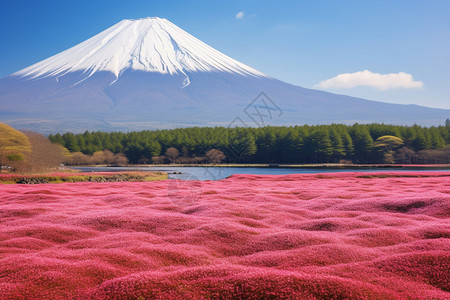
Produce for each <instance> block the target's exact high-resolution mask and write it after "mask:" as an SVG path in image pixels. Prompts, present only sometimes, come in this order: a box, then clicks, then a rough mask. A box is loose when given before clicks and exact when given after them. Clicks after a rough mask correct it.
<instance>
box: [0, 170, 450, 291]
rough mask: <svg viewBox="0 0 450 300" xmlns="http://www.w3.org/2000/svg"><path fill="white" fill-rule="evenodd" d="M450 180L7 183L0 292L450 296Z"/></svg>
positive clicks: (420, 175) (349, 176) (435, 176)
mask: <svg viewBox="0 0 450 300" xmlns="http://www.w3.org/2000/svg"><path fill="white" fill-rule="evenodd" d="M449 186H450V173H449V172H428V173H424V172H408V173H401V174H400V173H382V174H380V173H371V176H361V174H360V173H339V174H337V173H336V174H303V175H286V176H254V175H236V176H232V177H230V178H228V179H226V180H221V181H203V182H200V181H195V182H191V183H189V184H186V185H183V184H181V185H177V186H176V189H177V190H176V192H175V193H174V191H173V190H171V189H173V188H174V185H173V183H171V182H170V181H168V180H166V181H157V182H103V183H100V182H99V183H97V182H92V183H61V184H37V185H0V200H1V201H0V205H1V208H0V226H1V231H0V253H1V256H0V299H154V298H156V299H167V298H170V299H199V298H207V299H209V298H213V299H228V298H238V299H262V298H263V299H268V298H281V299H283V298H286V299H292V298H294V299H295V298H296V299H299V298H300V299H405V298H413V299H449V298H450V284H449V276H448V274H449V273H450V254H449V253H450V242H449V238H450V221H449V216H450V188H449ZM184 189H185V190H184ZM184 194H189V195H190V197H189V198H188V201H184V200H183V197H180V195H184Z"/></svg>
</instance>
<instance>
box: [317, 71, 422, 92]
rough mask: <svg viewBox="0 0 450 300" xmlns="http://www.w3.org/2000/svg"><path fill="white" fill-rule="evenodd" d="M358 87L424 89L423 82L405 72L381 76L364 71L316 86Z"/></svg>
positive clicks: (333, 87) (340, 75)
mask: <svg viewBox="0 0 450 300" xmlns="http://www.w3.org/2000/svg"><path fill="white" fill-rule="evenodd" d="M358 86H369V87H374V88H377V89H379V90H390V89H400V88H403V89H420V88H422V87H423V82H421V81H414V79H413V77H412V75H411V74H408V73H404V72H399V73H389V74H379V73H372V72H370V71H369V70H364V71H359V72H355V73H344V74H339V75H337V76H336V77H333V78H330V79H327V80H324V81H321V82H319V83H318V84H316V85H315V87H316V88H322V89H351V88H354V87H358Z"/></svg>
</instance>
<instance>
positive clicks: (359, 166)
mask: <svg viewBox="0 0 450 300" xmlns="http://www.w3.org/2000/svg"><path fill="white" fill-rule="evenodd" d="M71 167H74V168H77V167H79V168H95V167H99V168H147V167H156V168H167V167H182V168H190V167H199V168H202V167H204V168H212V167H214V168H289V169H372V168H385V169H442V168H443V169H450V164H423V165H420V164H339V163H321V164H151V165H149V164H135V165H123V166H113V165H79V166H67V168H71Z"/></svg>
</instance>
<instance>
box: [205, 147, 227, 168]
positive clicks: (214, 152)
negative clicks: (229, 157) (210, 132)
mask: <svg viewBox="0 0 450 300" xmlns="http://www.w3.org/2000/svg"><path fill="white" fill-rule="evenodd" d="M205 156H206V158H207V159H208V161H209V162H210V163H212V164H220V163H221V162H222V161H223V160H224V159H225V158H226V156H225V154H223V152H222V151H220V150H218V149H211V150H209V151H208V152H206V154H205Z"/></svg>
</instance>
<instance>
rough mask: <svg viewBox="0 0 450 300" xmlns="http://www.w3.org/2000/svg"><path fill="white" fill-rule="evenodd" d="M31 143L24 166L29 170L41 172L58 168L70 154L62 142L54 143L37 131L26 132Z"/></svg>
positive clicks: (25, 169)
mask: <svg viewBox="0 0 450 300" xmlns="http://www.w3.org/2000/svg"><path fill="white" fill-rule="evenodd" d="M24 133H25V135H26V136H27V137H28V140H29V141H30V144H31V152H30V153H29V154H27V156H26V163H25V164H24V166H23V168H24V171H27V172H40V171H47V170H50V169H54V168H57V167H58V166H59V165H60V164H61V163H62V162H63V161H64V160H65V159H66V155H67V154H68V151H67V149H65V148H64V147H63V146H61V145H60V144H53V143H52V142H50V141H49V140H48V139H47V138H46V137H45V136H43V135H42V134H39V133H37V132H32V131H26V132H24Z"/></svg>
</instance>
